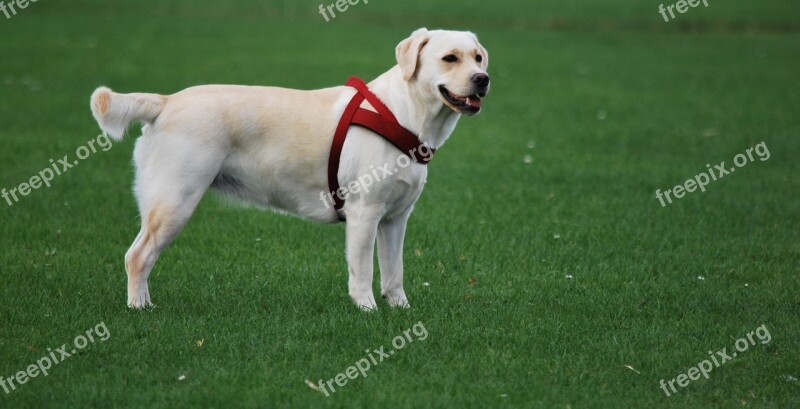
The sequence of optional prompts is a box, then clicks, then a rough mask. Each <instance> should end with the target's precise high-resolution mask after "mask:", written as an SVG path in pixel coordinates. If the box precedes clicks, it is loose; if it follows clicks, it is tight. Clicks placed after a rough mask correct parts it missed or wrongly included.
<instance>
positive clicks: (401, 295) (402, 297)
mask: <svg viewBox="0 0 800 409" xmlns="http://www.w3.org/2000/svg"><path fill="white" fill-rule="evenodd" d="M382 296H383V298H384V299H385V300H386V302H387V303H389V306H390V307H398V308H411V304H409V303H408V298H406V293H405V291H403V290H399V291H392V292H386V293H384V294H382Z"/></svg>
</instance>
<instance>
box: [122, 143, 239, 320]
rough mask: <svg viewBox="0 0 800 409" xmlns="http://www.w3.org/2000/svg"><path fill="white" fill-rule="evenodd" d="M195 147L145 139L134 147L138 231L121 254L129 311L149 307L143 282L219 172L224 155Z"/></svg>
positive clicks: (212, 150)
mask: <svg viewBox="0 0 800 409" xmlns="http://www.w3.org/2000/svg"><path fill="white" fill-rule="evenodd" d="M154 138H161V139H159V140H158V141H156V140H155V139H154ZM196 145H197V142H196V140H192V139H191V138H186V137H181V136H176V135H153V136H144V137H141V138H139V140H138V141H137V143H136V149H135V151H134V161H135V162H136V168H137V169H136V182H135V188H134V191H135V193H136V199H137V201H138V202H139V211H140V213H141V217H142V227H141V231H140V232H139V235H138V236H137V237H136V240H134V242H133V244H132V245H131V247H130V249H128V252H127V253H126V254H125V269H126V271H127V273H128V306H129V307H132V308H143V307H147V306H149V305H152V302H151V300H150V292H149V289H148V283H147V277H148V276H149V275H150V271H151V270H152V269H153V265H154V264H155V262H156V260H157V259H158V256H159V255H160V254H161V252H162V251H163V250H164V249H165V248H166V247H167V246H169V244H170V243H172V240H174V239H175V237H177V235H178V233H180V231H181V230H182V229H183V227H184V226H185V225H186V223H187V222H188V221H189V218H190V217H191V216H192V213H194V210H195V208H196V207H197V204H198V203H199V202H200V199H202V197H203V194H204V193H205V191H206V190H208V187H209V186H210V185H211V182H212V181H213V180H214V177H215V176H216V175H217V173H218V172H219V169H220V167H221V163H222V160H223V159H224V158H223V156H224V154H223V153H221V152H224V151H223V150H219V149H210V147H208V146H204V147H200V146H196ZM176 148H177V149H176ZM178 149H180V150H178Z"/></svg>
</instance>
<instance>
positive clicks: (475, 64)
mask: <svg viewBox="0 0 800 409" xmlns="http://www.w3.org/2000/svg"><path fill="white" fill-rule="evenodd" d="M396 54H397V63H398V65H399V66H400V69H401V70H402V73H403V79H404V80H406V81H409V82H414V83H415V84H414V85H415V86H416V87H417V89H418V90H419V92H420V93H421V94H422V95H423V96H424V97H426V98H428V99H430V100H438V101H440V102H441V103H442V104H444V105H446V106H448V107H449V108H450V109H452V110H453V111H455V112H457V113H460V114H466V115H475V114H477V113H478V112H480V110H481V103H482V98H483V97H485V96H486V94H487V93H489V75H488V74H487V73H486V68H487V67H488V66H489V53H488V52H487V51H486V49H485V48H483V46H482V45H481V44H480V43H479V42H478V37H476V36H475V34H473V33H470V32H467V31H445V30H433V31H428V30H427V29H425V28H420V29H419V30H417V31H414V32H413V33H412V34H411V37H409V38H407V39H405V40H403V41H401V42H400V44H398V45H397V49H396Z"/></svg>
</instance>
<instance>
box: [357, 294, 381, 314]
mask: <svg viewBox="0 0 800 409" xmlns="http://www.w3.org/2000/svg"><path fill="white" fill-rule="evenodd" d="M353 302H354V303H356V305H357V306H358V308H360V309H361V310H362V311H375V310H377V309H378V304H377V303H376V302H375V297H373V296H372V295H370V296H367V297H358V298H356V297H353Z"/></svg>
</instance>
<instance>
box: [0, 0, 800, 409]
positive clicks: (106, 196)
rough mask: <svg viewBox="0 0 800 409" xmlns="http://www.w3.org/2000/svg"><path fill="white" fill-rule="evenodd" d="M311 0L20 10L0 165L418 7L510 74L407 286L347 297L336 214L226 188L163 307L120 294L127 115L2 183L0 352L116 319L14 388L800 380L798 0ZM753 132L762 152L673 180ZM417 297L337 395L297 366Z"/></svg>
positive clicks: (155, 397)
mask: <svg viewBox="0 0 800 409" xmlns="http://www.w3.org/2000/svg"><path fill="white" fill-rule="evenodd" d="M319 3H320V2H319V1H317V2H311V1H305V0H304V1H292V2H290V1H288V0H285V1H274V2H245V1H230V2H219V1H208V0H205V1H189V0H170V1H155V0H152V1H142V2H107V1H99V0H91V1H90V0H82V1H77V0H73V1H46V2H45V1H40V2H37V3H31V5H30V6H29V7H28V8H27V9H25V10H23V11H21V12H20V14H18V15H17V16H15V17H14V18H13V19H10V20H6V19H5V18H4V17H3V16H2V15H0V68H1V69H2V70H1V72H0V112H1V113H2V114H0V115H1V116H0V141H2V142H0V143H1V144H2V148H0V169H1V170H2V172H0V187H4V188H6V189H10V188H12V187H14V186H17V185H18V184H19V183H21V182H24V181H26V180H27V179H29V178H30V177H31V176H33V175H35V174H37V173H38V172H39V171H40V170H41V169H42V168H45V167H47V166H49V159H51V158H53V159H56V160H57V159H59V158H61V157H63V156H64V155H67V154H68V155H70V157H72V156H74V152H75V149H77V148H78V147H79V146H82V145H84V144H85V143H86V142H87V141H88V140H89V139H92V138H94V137H95V135H97V134H98V129H97V126H96V124H95V122H94V120H93V119H92V117H91V114H90V112H89V109H88V99H89V95H90V93H91V91H92V90H93V89H94V87H96V86H98V85H101V84H105V85H108V86H111V87H113V88H114V89H117V90H120V91H151V92H162V93H170V92H174V91H177V90H179V89H182V88H184V87H187V86H190V85H195V84H202V83H240V84H270V85H282V86H288V87H298V88H306V89H309V88H316V87H321V86H329V85H333V84H339V83H342V82H343V81H344V80H345V79H346V78H347V76H349V75H360V76H362V77H365V78H372V77H374V76H376V75H378V74H379V73H381V72H382V71H384V70H386V69H388V68H389V67H390V66H391V65H392V63H393V58H394V54H393V50H394V46H395V45H396V43H397V42H398V41H399V40H401V39H402V38H404V37H405V36H407V35H408V34H409V33H410V32H411V31H412V30H413V29H415V28H417V27H419V26H429V27H430V28H434V27H452V28H459V29H470V30H473V31H476V32H477V33H478V34H479V36H480V38H481V40H482V42H483V43H484V45H485V46H486V47H487V48H488V49H489V51H490V54H491V63H490V74H491V75H492V78H493V89H492V92H491V94H490V95H489V97H488V98H487V99H486V104H485V108H484V112H483V113H482V114H481V115H479V116H478V117H475V118H463V119H462V121H461V123H460V125H459V127H458V129H457V130H456V132H455V134H454V135H453V137H452V138H451V140H450V141H449V142H448V143H447V144H446V145H445V147H444V148H443V149H441V151H440V153H439V154H438V155H437V158H436V160H435V161H434V162H433V163H432V164H431V165H430V177H429V180H428V182H429V183H428V184H427V186H426V190H425V192H424V194H423V195H422V198H421V199H420V201H419V202H418V204H417V207H416V211H415V213H414V215H413V216H412V218H411V221H410V223H409V231H408V235H407V238H406V249H405V257H406V292H407V293H408V294H409V297H410V300H411V302H412V305H413V308H412V309H410V310H391V309H389V308H387V306H386V305H385V303H380V302H379V306H380V307H381V309H380V310H379V311H377V312H374V313H363V312H360V311H358V310H357V309H356V308H355V307H354V306H353V305H351V304H350V301H349V298H348V297H347V290H346V281H347V267H346V264H345V260H344V242H343V238H344V228H343V226H342V225H337V226H328V225H318V224H313V223H310V222H306V221H303V220H299V219H296V218H291V217H285V216H280V215H276V214H272V213H268V212H259V211H256V210H252V209H241V208H237V207H232V206H230V205H227V204H225V203H224V202H222V201H220V200H218V199H216V198H215V197H213V195H209V196H208V197H207V198H205V199H204V200H203V202H202V203H201V205H200V207H199V209H198V211H197V213H196V215H195V216H194V218H193V219H192V221H191V222H190V223H189V225H188V226H187V228H186V229H185V230H184V232H183V233H182V234H181V236H180V237H179V238H178V239H177V240H176V241H175V243H174V244H173V245H172V246H171V247H170V248H169V249H168V250H167V251H166V252H165V253H164V254H163V255H162V257H161V259H160V260H159V262H158V263H157V265H156V268H155V269H154V271H153V274H152V275H151V278H150V283H151V294H152V296H153V298H154V302H155V303H156V304H157V307H156V308H155V309H153V310H149V311H131V310H128V309H127V308H126V307H125V305H124V304H125V297H126V295H125V290H126V278H125V273H124V266H123V255H124V253H125V251H126V249H127V247H128V246H129V244H130V242H131V241H132V240H133V238H134V236H135V234H136V232H137V230H138V223H139V221H138V215H137V211H136V205H135V202H134V199H133V196H132V194H131V192H130V185H131V183H132V168H131V164H130V161H131V152H132V146H133V139H134V138H133V137H129V138H128V139H126V140H125V141H124V142H122V143H118V144H115V146H114V147H113V148H112V149H110V150H109V151H108V152H98V153H97V154H94V155H92V156H91V157H89V158H88V159H86V160H85V161H83V162H82V163H80V164H79V165H78V166H76V167H75V168H73V169H71V170H69V171H68V172H67V173H65V174H63V175H61V176H59V177H58V178H56V179H55V180H54V181H53V184H52V187H50V188H42V189H39V190H36V191H34V192H32V193H31V194H30V195H29V196H27V197H24V198H22V200H21V201H20V202H19V203H16V204H14V205H13V206H7V205H6V203H5V202H4V201H0V225H1V226H2V227H0V228H1V229H2V230H1V231H2V234H1V235H0V248H2V252H0V300H2V304H3V305H2V308H0V376H3V377H8V376H9V375H13V374H14V373H16V372H18V371H20V370H24V369H25V368H26V367H27V366H28V365H30V364H32V363H34V362H35V361H36V360H38V359H39V358H41V357H42V356H44V355H46V354H47V353H48V352H47V349H48V348H52V349H55V348H57V347H59V346H60V345H61V344H64V343H71V342H72V339H73V338H74V337H75V336H77V335H80V334H82V333H85V331H86V330H87V329H89V328H93V327H94V326H96V325H97V324H99V323H100V322H104V323H105V324H106V325H107V327H108V329H109V331H110V334H111V336H110V338H109V339H108V340H107V341H105V342H96V343H94V344H91V345H90V346H89V347H87V348H86V349H85V350H84V351H82V352H81V353H79V354H78V355H77V356H74V357H71V358H69V359H67V360H66V361H64V362H63V363H61V364H59V365H57V366H55V367H54V368H52V369H51V371H50V374H49V376H47V377H41V376H39V377H37V378H34V379H32V380H30V381H29V382H28V383H27V384H25V385H21V386H20V387H19V388H18V389H17V390H16V391H13V392H12V393H10V394H5V393H4V392H3V391H2V389H0V408H6V407H7V408H39V407H171V408H172V407H219V408H223V407H454V408H455V407H543V408H551V407H558V408H583V407H597V408H623V407H641V408H645V407H675V408H685V407H698V408H701V407H702V408H707V407H775V408H788V407H797V406H798V405H800V382H798V380H797V378H800V369H798V368H800V366H799V365H798V364H799V363H800V353H798V350H800V334H798V316H800V285H799V284H798V265H800V245H798V243H799V242H800V240H799V239H800V234H798V226H799V225H800V189H798V188H799V187H800V179H799V178H798V174H800V172H798V170H800V169H799V168H800V167H799V166H798V162H797V157H798V155H800V138H798V130H799V129H800V116H798V115H797V107H798V105H800V86H799V85H798V81H797V80H798V73H799V72H800V54H798V53H797V50H798V49H799V48H798V46H800V22H798V19H797V15H798V12H800V6H798V3H797V2H792V1H788V0H787V1H768V2H758V3H757V4H756V3H753V2H748V1H744V0H736V1H730V2H725V3H717V2H712V3H711V6H710V7H709V8H704V7H701V8H698V9H692V10H690V11H689V12H688V13H686V14H685V15H681V16H679V18H678V19H677V20H676V21H673V22H670V23H664V22H663V20H661V17H660V16H659V15H658V13H657V6H658V3H659V2H636V4H629V3H631V2H626V1H622V0H614V1H602V2H601V1H587V2H581V1H578V0H570V1H556V0H547V1H542V2H531V1H529V0H524V1H523V0H509V1H498V2H492V3H487V2H483V1H477V0H469V1H466V0H462V1H455V0H446V1H444V0H443V1H437V2H435V3H434V2H426V1H423V0H410V1H404V2H402V4H398V3H400V2H386V1H377V0H375V1H371V2H370V3H369V4H367V5H364V4H360V5H358V6H354V7H353V8H352V9H351V10H348V11H347V13H345V14H342V15H340V16H339V17H337V18H336V19H335V20H334V21H332V22H330V23H325V22H324V21H323V19H322V17H321V16H319V14H317V7H318V4H319ZM327 3H330V1H327V2H326V4H327ZM762 141H763V142H765V143H766V145H767V146H768V147H769V151H770V154H771V157H770V158H769V160H767V161H763V162H761V161H756V162H755V163H752V164H749V165H747V166H745V167H744V168H741V169H739V170H738V171H737V172H735V173H734V174H732V175H728V176H726V177H725V178H723V179H721V180H719V181H717V182H713V183H712V184H710V185H709V186H708V188H707V191H706V192H705V193H700V192H695V193H691V194H688V195H687V196H686V197H684V198H682V199H680V200H677V201H675V202H674V203H672V204H671V205H669V206H667V207H662V206H661V205H660V204H659V202H658V200H657V199H656V198H655V197H654V195H653V193H654V191H655V190H656V189H661V190H665V189H668V188H671V187H673V186H675V185H676V184H679V183H682V182H683V181H684V180H686V179H688V178H691V177H693V176H694V175H696V174H697V173H699V172H701V171H704V170H705V169H706V166H705V165H706V164H707V163H710V164H712V165H713V164H717V163H719V162H720V161H726V163H727V164H728V165H729V166H730V164H731V163H732V160H733V157H734V156H735V155H736V154H738V153H742V152H744V151H745V150H746V149H747V148H749V147H751V146H753V145H755V144H757V143H759V142H762ZM529 146H533V147H529ZM526 155H529V159H530V160H528V161H527V162H530V163H526V161H525V160H524V158H525V157H526ZM567 275H570V276H571V277H572V278H571V279H568V278H567ZM699 276H700V277H703V278H704V280H701V279H699V278H698V277H699ZM376 281H377V280H376ZM425 283H427V284H428V285H425ZM417 322H422V323H423V324H424V326H425V328H426V330H427V332H428V334H429V335H428V337H427V339H425V340H424V341H416V342H413V343H411V344H409V345H408V346H406V347H405V348H404V349H402V350H401V351H398V352H397V353H396V354H395V355H393V356H391V358H389V359H388V360H386V361H384V362H382V363H381V364H380V365H378V366H375V367H374V368H372V369H371V370H370V372H369V374H368V376H367V377H366V378H358V379H356V380H352V381H350V382H349V383H348V384H347V385H346V386H345V387H343V388H341V389H340V390H339V391H337V392H336V393H335V394H333V395H332V396H330V397H328V398H326V397H325V396H324V395H322V394H321V393H319V392H316V391H314V390H312V389H311V388H309V387H308V386H307V385H306V384H305V382H304V381H305V380H306V379H310V380H312V381H317V380H319V379H321V378H324V379H329V378H332V377H334V376H335V375H336V374H337V373H339V372H344V371H345V370H346V368H347V367H348V366H350V365H353V364H354V363H355V362H356V361H357V360H359V359H361V358H362V357H364V355H365V352H364V351H365V350H366V349H370V350H372V349H376V348H379V347H380V346H382V345H383V346H385V347H387V348H388V349H390V348H391V347H390V343H391V342H392V339H393V338H394V337H395V336H397V335H400V334H401V333H402V332H403V331H404V330H406V329H408V328H411V327H412V326H413V325H414V324H415V323H417ZM762 324H765V325H766V327H767V328H768V329H769V332H770V334H771V336H772V340H771V342H769V343H767V344H764V345H762V344H757V345H756V346H753V347H752V348H751V349H750V350H748V351H747V352H744V353H741V354H740V355H739V356H738V357H737V358H735V359H734V360H733V361H731V362H728V363H726V364H725V365H723V366H721V367H719V368H716V369H715V370H714V371H713V372H712V373H711V374H710V378H709V379H708V380H705V379H701V380H698V381H693V382H691V383H690V384H689V385H688V386H687V387H685V388H681V389H680V390H679V391H678V392H677V393H676V394H675V395H673V396H672V397H666V396H665V395H664V393H663V392H662V390H661V389H660V387H659V380H661V379H665V380H669V379H672V378H674V377H676V376H677V375H678V374H680V373H685V372H686V371H687V370H688V368H690V367H692V366H695V365H697V364H698V363H699V362H700V361H702V360H704V359H706V357H707V356H708V353H707V351H716V350H720V349H722V348H728V352H730V351H731V350H732V349H733V345H734V343H735V341H736V340H737V339H738V338H740V337H744V336H746V335H747V333H748V332H750V331H753V330H755V329H756V328H757V327H758V326H760V325H762ZM201 340H202V346H200V345H199V344H198V341H201ZM625 365H629V366H630V367H632V368H634V369H635V370H636V371H634V370H631V369H628V368H626V367H625ZM181 376H185V379H183V380H180V379H179V377H181Z"/></svg>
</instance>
